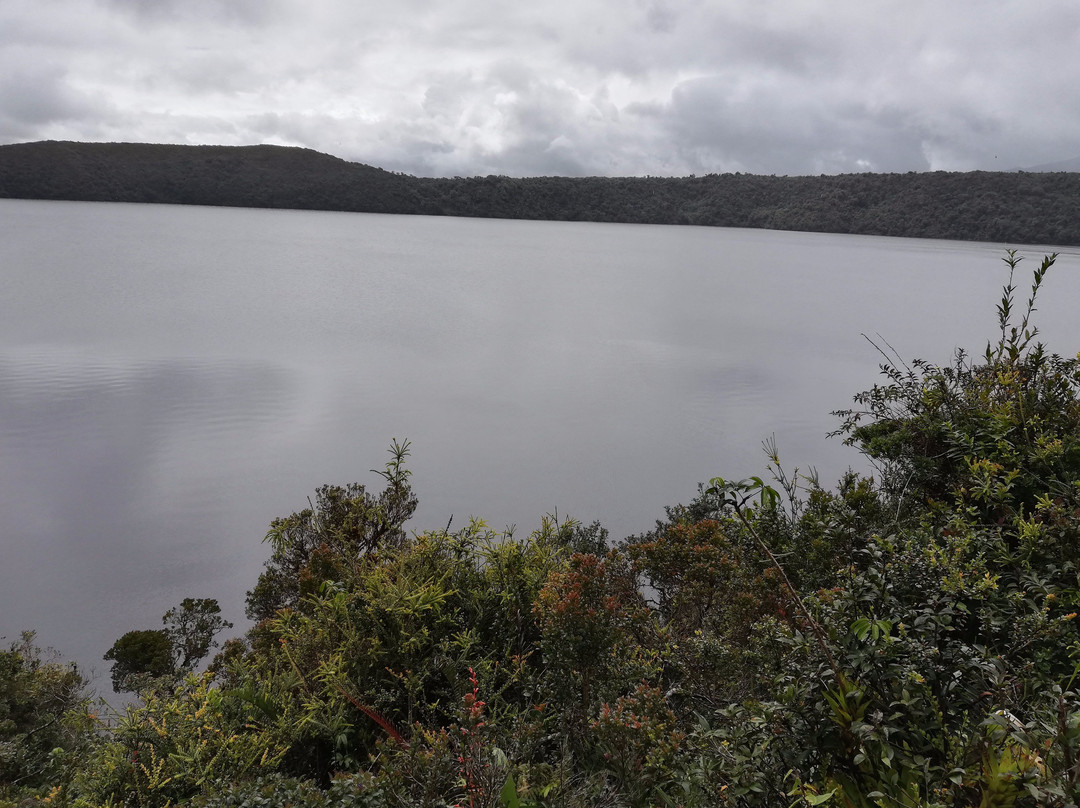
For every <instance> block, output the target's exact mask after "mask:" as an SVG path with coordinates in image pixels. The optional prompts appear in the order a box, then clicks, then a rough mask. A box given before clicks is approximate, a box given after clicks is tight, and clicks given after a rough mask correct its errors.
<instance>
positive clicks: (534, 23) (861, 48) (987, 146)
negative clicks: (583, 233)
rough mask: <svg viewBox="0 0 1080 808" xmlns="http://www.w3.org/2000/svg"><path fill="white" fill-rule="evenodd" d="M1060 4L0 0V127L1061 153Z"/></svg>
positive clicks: (605, 158)
mask: <svg viewBox="0 0 1080 808" xmlns="http://www.w3.org/2000/svg"><path fill="white" fill-rule="evenodd" d="M1078 46H1080V8H1078V7H1075V6H1074V4H1072V3H1071V2H1069V1H1068V0H1048V1H1047V2H1045V3H1040V4H1030V3H1021V2H1019V0H1007V1H1006V2H1002V3H1000V4H997V5H995V7H994V13H992V14H990V13H987V10H986V7H985V6H984V5H983V4H982V3H980V2H978V0H955V2H953V3H950V4H948V5H944V6H943V5H941V4H938V3H931V2H930V0H908V1H907V2H900V0H883V1H882V2H880V3H874V4H866V3H865V2H859V1H858V0H831V2H828V3H826V2H824V0H758V1H757V2H754V3H749V2H743V1H742V0H680V2H678V3H675V2H673V1H672V0H629V1H628V2H621V3H616V2H615V0H594V2H591V3H581V2H579V1H578V0H573V1H572V0H551V1H550V2H548V3H545V4H542V5H541V4H520V3H518V4H508V3H502V2H498V0H449V1H448V2H435V0H401V2H399V3H397V4H393V5H391V4H368V3H364V4H360V3H349V2H345V0H304V2H301V0H269V1H267V0H258V2H256V0H183V1H181V0H152V1H151V0H6V2H5V3H4V4H3V6H2V7H0V76H3V77H4V79H3V80H2V81H0V140H2V141H6V142H11V141H16V140H32V139H39V138H47V137H65V138H71V139H83V140H153V141H168V142H178V143H226V144H239V143H257V142H273V143H285V144H289V145H302V146H307V147H311V148H315V149H319V150H321V151H326V152H330V153H333V154H336V155H339V156H342V157H345V158H347V159H353V160H361V161H364V162H369V163H373V164H376V165H382V166H384V167H387V168H393V169H395V170H402V171H408V172H411V173H419V174H436V175H438V174H445V175H455V174H460V175H467V174H483V173H506V174H511V175H527V174H552V173H573V174H638V175H640V174H680V173H691V172H702V171H711V170H716V171H721V170H742V171H757V172H766V173H778V174H780V173H788V174H801V173H821V172H835V171H859V170H876V171H907V170H925V169H928V168H929V169H971V168H987V169H992V168H1011V167H1017V166H1026V165H1035V164H1039V163H1048V162H1053V161H1056V160H1061V159H1067V158H1070V157H1073V156H1076V153H1078V152H1080V146H1077V145H1075V144H1076V141H1075V133H1076V132H1077V131H1080V98H1078V97H1077V95H1076V93H1075V89H1074V88H1075V87H1076V86H1077V85H1078V84H1080V60H1077V59H1076V58H1075V53H1076V52H1077V47H1078Z"/></svg>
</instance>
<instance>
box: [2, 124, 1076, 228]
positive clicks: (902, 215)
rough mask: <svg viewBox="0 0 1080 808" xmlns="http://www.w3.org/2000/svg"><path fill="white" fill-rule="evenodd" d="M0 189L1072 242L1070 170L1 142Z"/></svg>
mask: <svg viewBox="0 0 1080 808" xmlns="http://www.w3.org/2000/svg"><path fill="white" fill-rule="evenodd" d="M0 198H15V199H66V200H79V201H108V202H158V203H169V204H182V205H224V206H240V207H253V208H296V209H304V210H339V211H361V212H368V213H405V214H424V215H435V216H477V217H485V218H502V219H545V220H557V221H592V222H626V223H635V224H683V225H708V226H716V227H755V228H767V229H772V230H803V231H811V232H822V233H859V234H864V235H877V236H905V237H916V238H938V239H959V240H968V241H994V242H1004V243H1012V244H1059V245H1080V174H1077V173H1066V172H1057V173H1031V172H1020V171H1015V172H986V171H971V172H943V171H935V172H928V173H915V172H909V173H907V174H841V175H835V176H833V175H824V174H823V175H821V176H818V177H786V176H785V177H777V176H763V175H754V174H709V175H706V176H700V177H531V178H520V177H517V178H515V177H506V176H487V177H467V178H462V177H454V178H441V179H432V178H423V177H411V176H407V175H405V174H397V173H392V172H389V171H383V170H382V169H378V168H373V167H371V166H367V165H363V164H362V163H351V162H346V161H345V160H340V159H338V158H336V157H331V156H330V155H327V154H320V153H319V152H315V151H312V150H310V149H300V148H289V147H283V146H169V145H157V144H146V143H70V142H55V141H46V142H39V143H18V144H11V145H5V146H0Z"/></svg>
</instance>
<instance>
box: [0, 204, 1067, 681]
mask: <svg viewBox="0 0 1080 808" xmlns="http://www.w3.org/2000/svg"><path fill="white" fill-rule="evenodd" d="M0 231H2V237H0V278H2V289H3V294H2V296H0V480H2V481H3V484H2V485H0V513H2V514H3V519H2V526H0V636H6V637H7V641H6V642H10V641H11V640H13V639H14V638H15V637H16V636H17V635H18V632H19V631H20V630H22V629H24V628H33V629H36V630H37V631H38V633H39V640H40V641H41V642H42V643H45V644H48V645H52V646H55V647H56V648H58V649H59V650H61V651H63V652H64V653H65V655H67V656H68V657H70V658H74V659H76V660H78V661H80V662H81V663H82V664H83V665H84V666H88V667H93V668H95V669H96V670H97V672H98V673H99V674H100V679H99V689H100V690H102V691H103V692H105V691H108V690H109V687H108V675H107V671H108V669H107V665H106V663H104V662H102V661H101V655H102V654H103V653H104V652H105V651H106V650H107V649H108V648H109V646H110V645H111V644H112V642H113V641H114V640H115V639H116V638H117V637H118V636H119V635H120V634H122V633H123V632H124V631H127V630H129V629H134V628H154V627H158V626H160V619H161V615H162V614H164V612H165V611H166V610H167V609H169V608H170V607H172V606H174V605H176V604H178V603H179V601H180V600H181V599H182V598H183V597H185V596H192V597H216V598H218V600H219V601H220V602H221V604H222V607H223V609H224V612H225V616H226V617H227V618H228V619H230V620H232V621H233V622H234V623H236V624H237V626H238V630H239V628H240V627H242V625H243V598H244V593H245V592H246V590H247V589H249V588H250V587H251V586H252V585H253V584H254V583H255V579H256V577H257V575H258V573H259V570H260V568H261V565H262V562H263V560H264V559H265V558H266V556H267V554H268V547H267V546H266V545H264V544H262V543H261V539H262V537H263V535H264V534H265V532H266V529H267V526H268V524H269V522H270V520H271V519H273V518H274V517H275V516H282V515H286V514H288V513H290V512H292V511H294V510H299V509H301V508H303V507H305V506H306V504H307V497H308V496H309V495H310V494H311V493H312V492H313V491H314V489H315V488H316V487H317V486H319V485H321V484H323V483H347V482H353V481H358V482H362V483H365V484H367V485H369V486H370V487H371V488H373V489H376V490H377V489H378V488H379V483H380V482H381V480H380V479H379V478H378V477H377V476H376V475H375V474H373V473H371V472H370V471H369V470H370V469H373V468H381V467H382V466H383V464H384V463H385V461H386V459H387V458H388V455H387V453H386V450H387V448H388V446H389V445H390V442H391V440H392V439H393V438H398V439H405V438H407V439H409V440H411V441H412V450H413V454H412V457H411V458H410V460H409V464H408V465H409V468H411V469H412V471H413V478H412V479H413V484H414V488H415V490H416V492H417V494H418V496H419V498H420V508H419V510H418V512H417V515H416V516H415V517H414V519H413V520H412V522H411V523H410V525H409V527H411V529H413V530H424V529H437V528H442V527H445V526H446V524H447V522H448V521H449V520H450V519H451V517H452V519H453V522H452V526H454V527H461V526H463V525H465V524H466V523H467V521H468V519H469V517H470V516H476V517H480V518H483V519H485V520H486V521H487V522H488V523H489V524H490V525H491V526H492V527H494V528H502V527H504V526H506V525H511V524H513V525H516V526H517V530H518V531H519V532H521V531H529V530H532V529H533V528H535V527H536V526H537V525H538V523H539V521H540V518H541V517H542V516H543V515H544V514H545V513H551V512H555V511H557V512H558V514H559V515H560V516H563V515H566V514H569V515H571V516H573V517H575V518H577V519H580V520H582V521H585V522H591V521H593V520H595V519H599V520H600V521H601V522H602V523H603V524H604V525H605V526H607V527H608V528H609V529H610V531H611V534H612V537H613V538H615V539H619V538H622V537H624V536H626V535H628V534H631V533H636V532H640V531H643V530H646V529H648V528H650V527H651V526H652V525H653V523H654V521H655V520H656V519H657V518H659V517H661V516H662V515H663V506H664V505H666V504H673V503H676V502H686V501H689V500H690V499H691V498H693V496H694V495H695V493H696V489H697V484H698V483H699V482H701V481H705V480H707V479H708V478H709V477H712V476H716V475H723V476H727V477H736V478H738V477H746V476H750V475H753V474H762V473H763V471H764V467H765V456H764V454H763V453H762V451H761V442H762V440H763V439H766V438H768V437H769V436H770V435H773V434H775V436H776V441H777V444H778V445H779V448H780V454H781V458H782V460H783V461H784V464H785V466H786V467H787V468H788V469H789V471H790V470H791V469H792V468H793V467H795V466H799V467H801V468H803V469H806V468H807V467H810V466H814V467H816V468H817V470H818V471H819V473H820V474H821V477H822V480H823V481H826V482H827V481H830V480H834V479H835V478H836V477H837V476H838V475H839V474H841V473H842V472H843V470H844V469H845V468H847V467H848V466H849V465H850V466H854V467H856V468H859V469H863V468H865V464H864V462H863V460H862V458H861V457H860V456H859V455H858V454H857V453H856V452H854V451H853V450H851V449H848V448H845V447H844V446H842V445H841V444H840V442H839V441H838V440H836V439H833V440H826V439H825V434H826V433H827V432H828V431H830V430H831V429H833V428H834V427H835V425H836V419H834V418H833V417H831V416H830V415H829V413H830V412H831V411H832V410H836V409H839V408H844V407H846V406H848V405H849V404H850V400H851V396H852V394H854V393H855V392H857V391H859V390H861V389H864V388H866V387H868V386H869V385H871V384H873V383H874V381H875V380H876V379H877V365H878V363H879V361H880V360H881V357H880V356H879V355H878V353H877V352H876V351H875V349H874V347H873V346H872V345H871V344H870V343H869V342H868V341H867V340H866V339H865V338H864V337H863V336H862V335H863V334H866V335H868V336H870V337H873V338H874V339H875V340H876V339H877V337H876V336H875V335H877V334H880V335H881V338H882V339H883V340H887V341H888V343H890V344H891V345H892V346H894V347H895V348H896V350H897V351H898V352H899V354H900V355H901V356H902V357H904V358H907V359H910V358H914V357H924V358H927V359H931V360H934V361H937V362H948V361H949V360H950V357H951V355H952V352H953V350H954V348H956V347H957V346H965V347H967V348H970V349H971V350H972V351H975V352H979V351H981V350H982V349H983V348H984V347H985V344H986V341H987V339H988V338H990V337H992V336H993V332H994V328H995V324H996V316H995V312H994V306H995V304H996V303H997V301H998V299H999V298H1000V289H1001V285H1002V283H1003V282H1004V281H1005V278H1006V271H1005V267H1004V264H1002V262H1001V260H1000V259H1001V257H1002V255H1003V254H1004V253H1003V245H997V244H973V243H957V242H942V241H919V240H910V239H895V238H875V237H864V236H836V235H821V234H808V233H782V232H771V231H763V230H733V229H710V228H696V227H663V226H645V225H612V224H590V223H565V222H524V221H501V220H487V219H449V218H437V217H407V216H391V215H366V214H350V213H325V212H307V211H272V210H249V209H227V208H200V207H171V206H159V205H123V204H103V203H66V202H38V201H19V200H0ZM1049 249H1050V248H1034V247H1033V248H1025V249H1023V250H1021V252H1022V254H1024V255H1025V256H1027V260H1026V261H1025V263H1023V264H1021V268H1022V269H1023V272H1022V273H1021V274H1019V275H1018V281H1019V285H1020V290H1021V293H1026V291H1027V288H1028V285H1029V283H1030V274H1029V273H1030V271H1031V270H1032V269H1034V267H1035V266H1036V263H1037V261H1038V260H1040V258H1041V256H1042V253H1043V252H1044V251H1048V250H1049ZM1061 252H1063V255H1062V257H1061V258H1060V259H1059V262H1058V265H1057V267H1056V268H1055V269H1054V270H1052V272H1051V274H1050V275H1049V276H1048V277H1047V281H1046V290H1045V297H1044V298H1043V299H1042V300H1041V301H1040V305H1039V309H1040V312H1039V314H1038V315H1037V322H1038V323H1039V324H1040V326H1041V328H1042V330H1043V337H1044V338H1045V340H1046V341H1047V343H1048V344H1049V346H1050V348H1051V349H1053V350H1056V351H1058V352H1060V353H1071V352H1074V351H1076V350H1077V349H1078V348H1080V318H1077V317H1076V315H1075V308H1076V303H1077V301H1080V272H1078V271H1077V270H1078V269H1080V259H1078V257H1077V250H1076V249H1075V248H1070V249H1068V250H1062V251H1061ZM1022 296H1023V294H1021V295H1018V297H1022ZM880 344H884V343H883V342H881V343H880Z"/></svg>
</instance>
